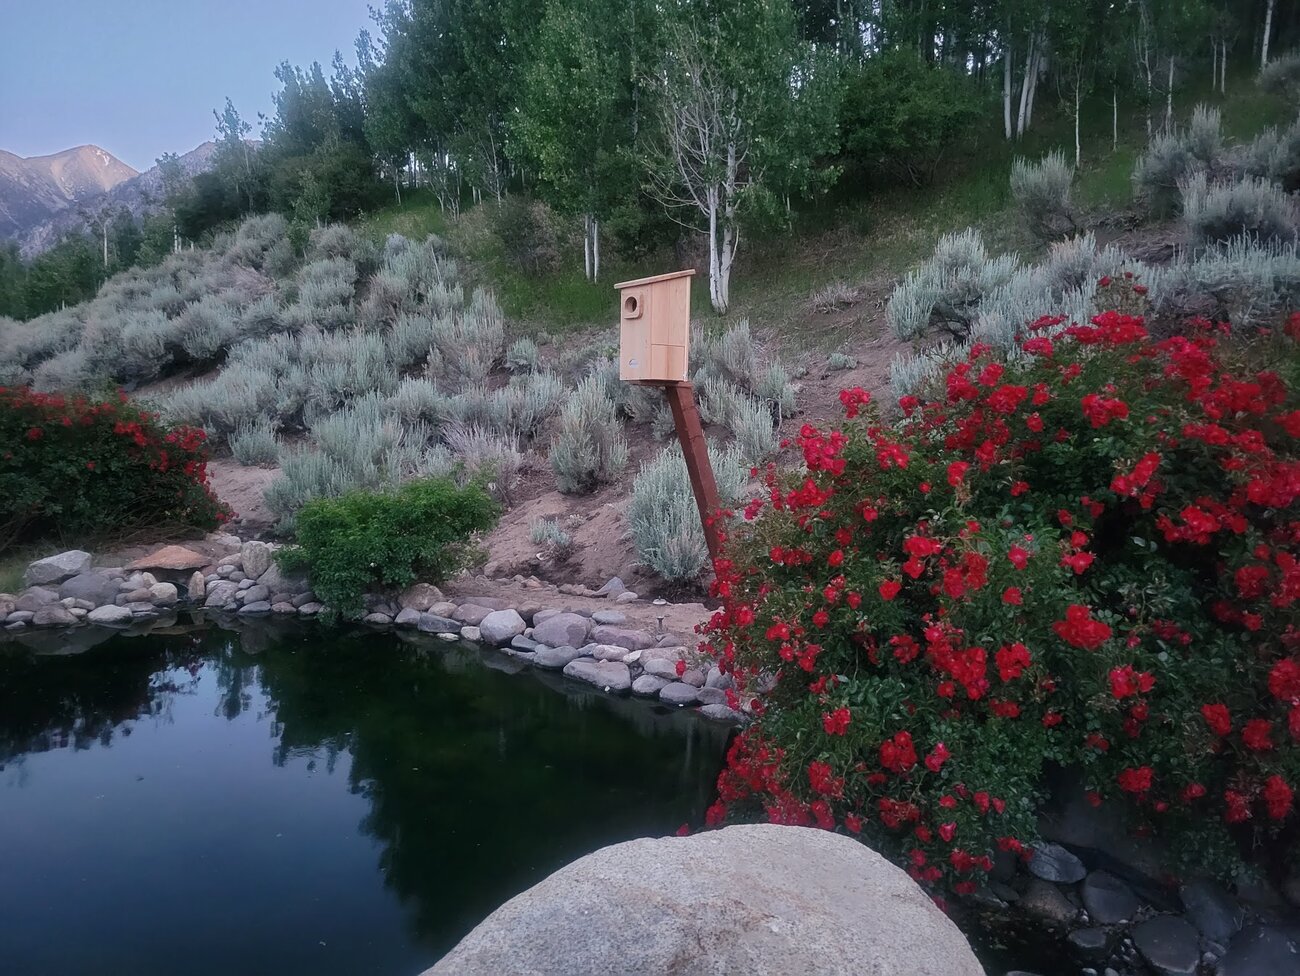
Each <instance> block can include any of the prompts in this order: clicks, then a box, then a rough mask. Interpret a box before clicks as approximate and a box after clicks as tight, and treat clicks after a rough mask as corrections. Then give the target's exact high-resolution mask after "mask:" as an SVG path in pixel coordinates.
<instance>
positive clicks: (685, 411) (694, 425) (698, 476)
mask: <svg viewBox="0 0 1300 976" xmlns="http://www.w3.org/2000/svg"><path fill="white" fill-rule="evenodd" d="M664 393H666V394H667V395H668V405H669V406H670V407H671V408H672V411H673V423H674V424H676V426H677V439H678V441H680V442H681V445H682V457H684V458H685V459H686V473H687V474H688V475H690V479H691V491H692V492H694V493H695V504H696V506H697V507H698V508H699V510H700V524H701V525H702V526H703V527H704V541H705V543H707V545H708V547H709V558H710V559H712V560H714V561H716V560H717V559H718V558H719V557H720V556H721V554H722V553H721V546H720V544H719V540H718V530H717V528H716V527H715V526H714V524H713V519H714V517H715V516H716V515H717V514H718V511H719V509H721V508H722V502H721V501H720V500H719V499H718V482H717V481H716V480H715V479H714V477H713V465H712V464H710V463H709V446H708V443H707V442H706V441H705V440H704V427H703V426H702V425H701V423H700V412H699V411H698V410H697V409H696V408H695V389H694V388H693V387H692V386H691V384H690V383H689V382H682V383H665V384H664Z"/></svg>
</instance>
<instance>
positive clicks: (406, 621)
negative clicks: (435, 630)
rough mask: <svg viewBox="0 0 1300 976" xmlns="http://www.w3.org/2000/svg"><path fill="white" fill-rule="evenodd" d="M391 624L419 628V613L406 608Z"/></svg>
mask: <svg viewBox="0 0 1300 976" xmlns="http://www.w3.org/2000/svg"><path fill="white" fill-rule="evenodd" d="M393 623H395V624H397V626H399V627H418V626H420V611H419V610H413V609H412V608H410V607H407V608H406V609H404V610H403V611H402V612H401V613H399V614H398V615H397V616H396V617H394V618H393Z"/></svg>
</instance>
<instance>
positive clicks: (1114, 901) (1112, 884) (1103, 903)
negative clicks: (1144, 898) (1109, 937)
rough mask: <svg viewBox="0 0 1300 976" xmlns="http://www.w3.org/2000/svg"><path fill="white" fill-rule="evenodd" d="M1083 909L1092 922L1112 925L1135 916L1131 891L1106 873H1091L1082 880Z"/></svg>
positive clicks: (1135, 906) (1134, 904)
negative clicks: (1086, 911)
mask: <svg viewBox="0 0 1300 976" xmlns="http://www.w3.org/2000/svg"><path fill="white" fill-rule="evenodd" d="M1082 894H1083V907H1084V908H1086V909H1087V910H1088V914H1089V916H1091V917H1092V920H1093V921H1094V922H1100V923H1101V924H1103V925H1114V924H1115V923H1116V922H1126V921H1128V920H1129V919H1131V918H1132V917H1133V916H1134V915H1136V914H1137V910H1138V900H1137V895H1135V894H1133V889H1132V888H1130V887H1129V886H1128V885H1126V884H1125V883H1124V882H1123V881H1121V880H1120V879H1119V878H1117V877H1115V876H1114V875H1113V874H1110V873H1109V872H1107V871H1093V872H1092V873H1091V874H1090V875H1088V876H1087V877H1086V878H1084V879H1083V892H1082Z"/></svg>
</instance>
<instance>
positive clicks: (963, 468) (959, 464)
mask: <svg viewBox="0 0 1300 976" xmlns="http://www.w3.org/2000/svg"><path fill="white" fill-rule="evenodd" d="M969 470H970V463H969V462H967V461H953V462H952V463H951V464H949V465H948V484H950V485H952V486H953V487H954V488H956V487H957V486H958V485H960V484H961V480H962V478H964V477H966V472H967V471H969Z"/></svg>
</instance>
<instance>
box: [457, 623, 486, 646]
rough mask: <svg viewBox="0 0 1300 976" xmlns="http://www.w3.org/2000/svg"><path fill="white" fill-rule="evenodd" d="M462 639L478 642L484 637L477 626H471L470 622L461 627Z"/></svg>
mask: <svg viewBox="0 0 1300 976" xmlns="http://www.w3.org/2000/svg"><path fill="white" fill-rule="evenodd" d="M460 639H461V640H465V641H469V642H470V643H473V644H477V643H479V641H481V640H482V639H483V634H482V633H480V631H479V629H478V628H477V627H471V626H470V625H469V624H466V625H465V626H464V627H462V628H461V629H460Z"/></svg>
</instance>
